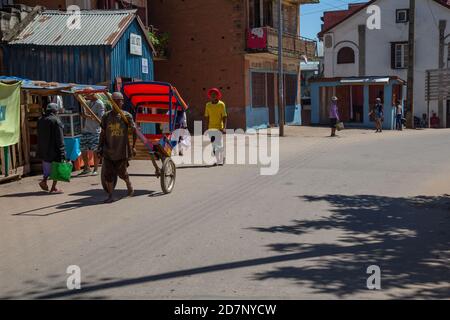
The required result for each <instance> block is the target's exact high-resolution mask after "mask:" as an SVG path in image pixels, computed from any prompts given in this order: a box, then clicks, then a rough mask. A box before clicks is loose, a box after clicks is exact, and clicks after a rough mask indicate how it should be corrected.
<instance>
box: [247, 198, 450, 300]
mask: <svg viewBox="0 0 450 320" xmlns="http://www.w3.org/2000/svg"><path fill="white" fill-rule="evenodd" d="M299 198H300V199H301V200H306V201H307V202H325V203H326V204H328V205H329V206H331V209H330V210H329V211H330V213H331V215H330V216H326V217H325V216H324V217H321V218H318V219H315V220H314V219H311V220H295V221H293V222H292V223H291V224H287V225H279V226H273V227H256V228H252V229H253V230H256V231H259V232H264V233H283V234H292V235H304V234H307V233H311V232H319V231H325V232H326V231H331V230H333V232H336V231H337V232H338V233H337V234H338V236H337V239H336V241H338V244H335V242H334V241H333V242H332V243H330V244H328V243H321V244H317V243H315V244H304V243H274V244H271V245H269V246H268V247H269V248H270V249H271V250H272V251H275V252H283V253H298V254H304V255H310V256H311V257H314V258H312V260H311V261H310V263H307V264H306V265H305V266H300V267H299V266H298V264H296V265H295V266H287V267H286V266H285V267H277V268H275V269H273V270H270V271H267V272H263V273H258V274H257V275H255V278H256V279H258V280H266V279H289V280H292V281H295V282H296V283H298V284H300V285H304V286H308V287H310V288H312V289H313V290H315V292H317V293H328V294H333V295H335V296H338V297H345V296H346V295H352V294H357V293H361V292H367V287H366V281H367V278H368V277H369V274H367V273H366V271H367V267H369V266H370V265H378V266H379V267H380V268H381V282H382V289H383V291H385V290H390V289H392V291H389V296H391V297H395V298H406V299H407V298H433V299H445V298H450V285H449V284H450V264H449V261H450V197H449V196H448V195H445V196H440V197H428V196H417V197H411V198H393V197H384V196H374V195H358V196H346V195H325V196H300V197H299Z"/></svg>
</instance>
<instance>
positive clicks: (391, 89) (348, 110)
mask: <svg viewBox="0 0 450 320" xmlns="http://www.w3.org/2000/svg"><path fill="white" fill-rule="evenodd" d="M310 93H311V124H323V125H325V124H329V118H328V113H329V107H330V102H331V97H332V96H337V98H338V99H339V100H338V108H339V115H340V119H341V120H342V121H343V122H344V123H345V125H346V126H347V127H362V128H372V127H374V122H373V118H371V111H372V110H373V109H374V106H375V104H376V99H377V98H380V99H381V100H382V102H383V104H384V122H383V128H384V129H394V128H395V121H394V119H395V109H394V108H393V105H394V104H395V102H396V101H397V100H398V101H400V102H401V104H402V105H403V106H404V105H405V97H406V83H405V81H404V80H402V79H400V78H398V77H396V76H386V77H349V78H317V79H311V80H310Z"/></svg>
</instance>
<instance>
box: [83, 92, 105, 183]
mask: <svg viewBox="0 0 450 320" xmlns="http://www.w3.org/2000/svg"><path fill="white" fill-rule="evenodd" d="M87 89H91V90H92V88H87ZM86 100H88V104H89V107H90V108H91V110H92V112H94V114H95V115H96V116H97V117H98V118H99V119H101V118H102V117H103V115H104V114H105V105H104V104H103V102H102V101H101V100H100V99H98V98H97V96H96V95H95V94H90V95H88V96H86ZM84 116H85V118H86V119H85V120H84V126H83V129H82V131H81V139H80V145H81V152H82V156H83V162H84V170H83V171H82V172H81V173H80V175H88V174H92V175H97V170H98V164H99V162H100V158H99V156H98V154H97V152H95V151H96V150H97V149H98V143H99V140H100V132H101V129H100V124H99V123H98V122H97V121H96V120H95V119H94V117H92V116H91V115H90V114H85V115H84ZM89 151H94V170H93V171H92V172H91V169H90V165H89V157H88V152H89Z"/></svg>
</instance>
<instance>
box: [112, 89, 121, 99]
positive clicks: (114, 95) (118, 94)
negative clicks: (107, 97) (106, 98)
mask: <svg viewBox="0 0 450 320" xmlns="http://www.w3.org/2000/svg"><path fill="white" fill-rule="evenodd" d="M112 98H113V100H123V94H122V93H121V92H118V91H116V92H114V93H113V94H112Z"/></svg>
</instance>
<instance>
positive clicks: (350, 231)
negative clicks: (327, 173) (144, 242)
mask: <svg viewBox="0 0 450 320" xmlns="http://www.w3.org/2000/svg"><path fill="white" fill-rule="evenodd" d="M299 199H301V200H306V201H308V202H325V203H327V204H329V205H330V206H331V208H330V210H329V211H330V213H331V215H330V216H327V217H320V218H318V219H309V220H295V221H293V222H292V223H290V224H287V225H279V226H272V227H252V228H250V229H251V230H254V231H257V232H264V233H269V234H271V233H283V234H288V235H304V234H307V233H311V232H317V231H324V230H325V231H326V230H330V231H331V230H333V232H335V231H339V233H338V236H337V237H336V238H332V239H331V238H330V239H331V242H329V243H325V242H324V243H318V244H317V243H314V244H306V243H274V244H271V245H269V246H268V248H269V249H270V250H271V251H275V252H277V254H274V255H271V256H267V257H257V258H251V257H250V258H248V259H245V260H238V261H225V262H223V263H219V264H213V265H203V266H198V267H194V268H189V269H180V270H175V271H168V272H164V273H159V274H149V275H144V276H140V277H134V278H123V279H99V280H97V281H95V280H94V281H91V282H90V283H87V284H86V283H84V285H83V286H82V289H81V290H73V291H69V290H67V289H64V288H63V287H46V286H40V288H39V290H37V291H36V290H33V291H32V293H28V294H27V293H23V294H20V293H19V294H16V297H20V298H38V299H59V298H73V297H76V296H79V295H83V296H84V295H85V294H89V295H92V294H96V293H97V292H99V291H103V290H109V289H120V288H123V287H129V286H135V285H141V286H142V285H151V283H152V282H156V281H166V280H170V279H174V278H180V277H187V276H201V275H203V274H207V273H214V272H223V271H227V270H236V269H243V268H248V269H249V272H252V269H251V268H254V267H261V266H267V267H269V266H270V268H272V269H271V270H269V271H266V272H260V273H257V274H254V275H253V276H252V277H253V279H254V280H257V281H265V280H267V279H281V280H286V279H287V280H291V281H294V282H295V283H298V284H299V285H301V286H307V287H308V288H311V289H312V290H314V292H315V293H324V294H330V295H332V296H335V297H339V298H349V297H352V296H351V295H353V294H358V293H363V292H368V290H367V287H366V280H367V277H368V276H369V275H368V274H367V273H366V270H367V267H368V266H370V265H378V266H380V268H381V279H382V280H381V286H382V290H384V292H382V293H385V296H386V297H387V298H389V297H390V298H403V299H408V298H427V299H430V298H433V299H445V298H450V287H449V283H450V265H449V263H448V261H449V259H450V233H449V232H450V210H449V207H450V197H449V196H442V197H426V196H419V197H412V198H393V197H382V196H373V195H359V196H345V195H326V196H301V197H299ZM279 263H282V264H283V266H278V267H276V265H275V264H279ZM288 263H291V264H292V265H290V266H289V265H287V264H288ZM299 263H303V264H304V265H303V266H299ZM389 289H396V290H395V292H391V291H389V292H386V291H387V290H389ZM314 292H313V293H314ZM275 294H276V293H275ZM1 298H2V297H0V299H1Z"/></svg>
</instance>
